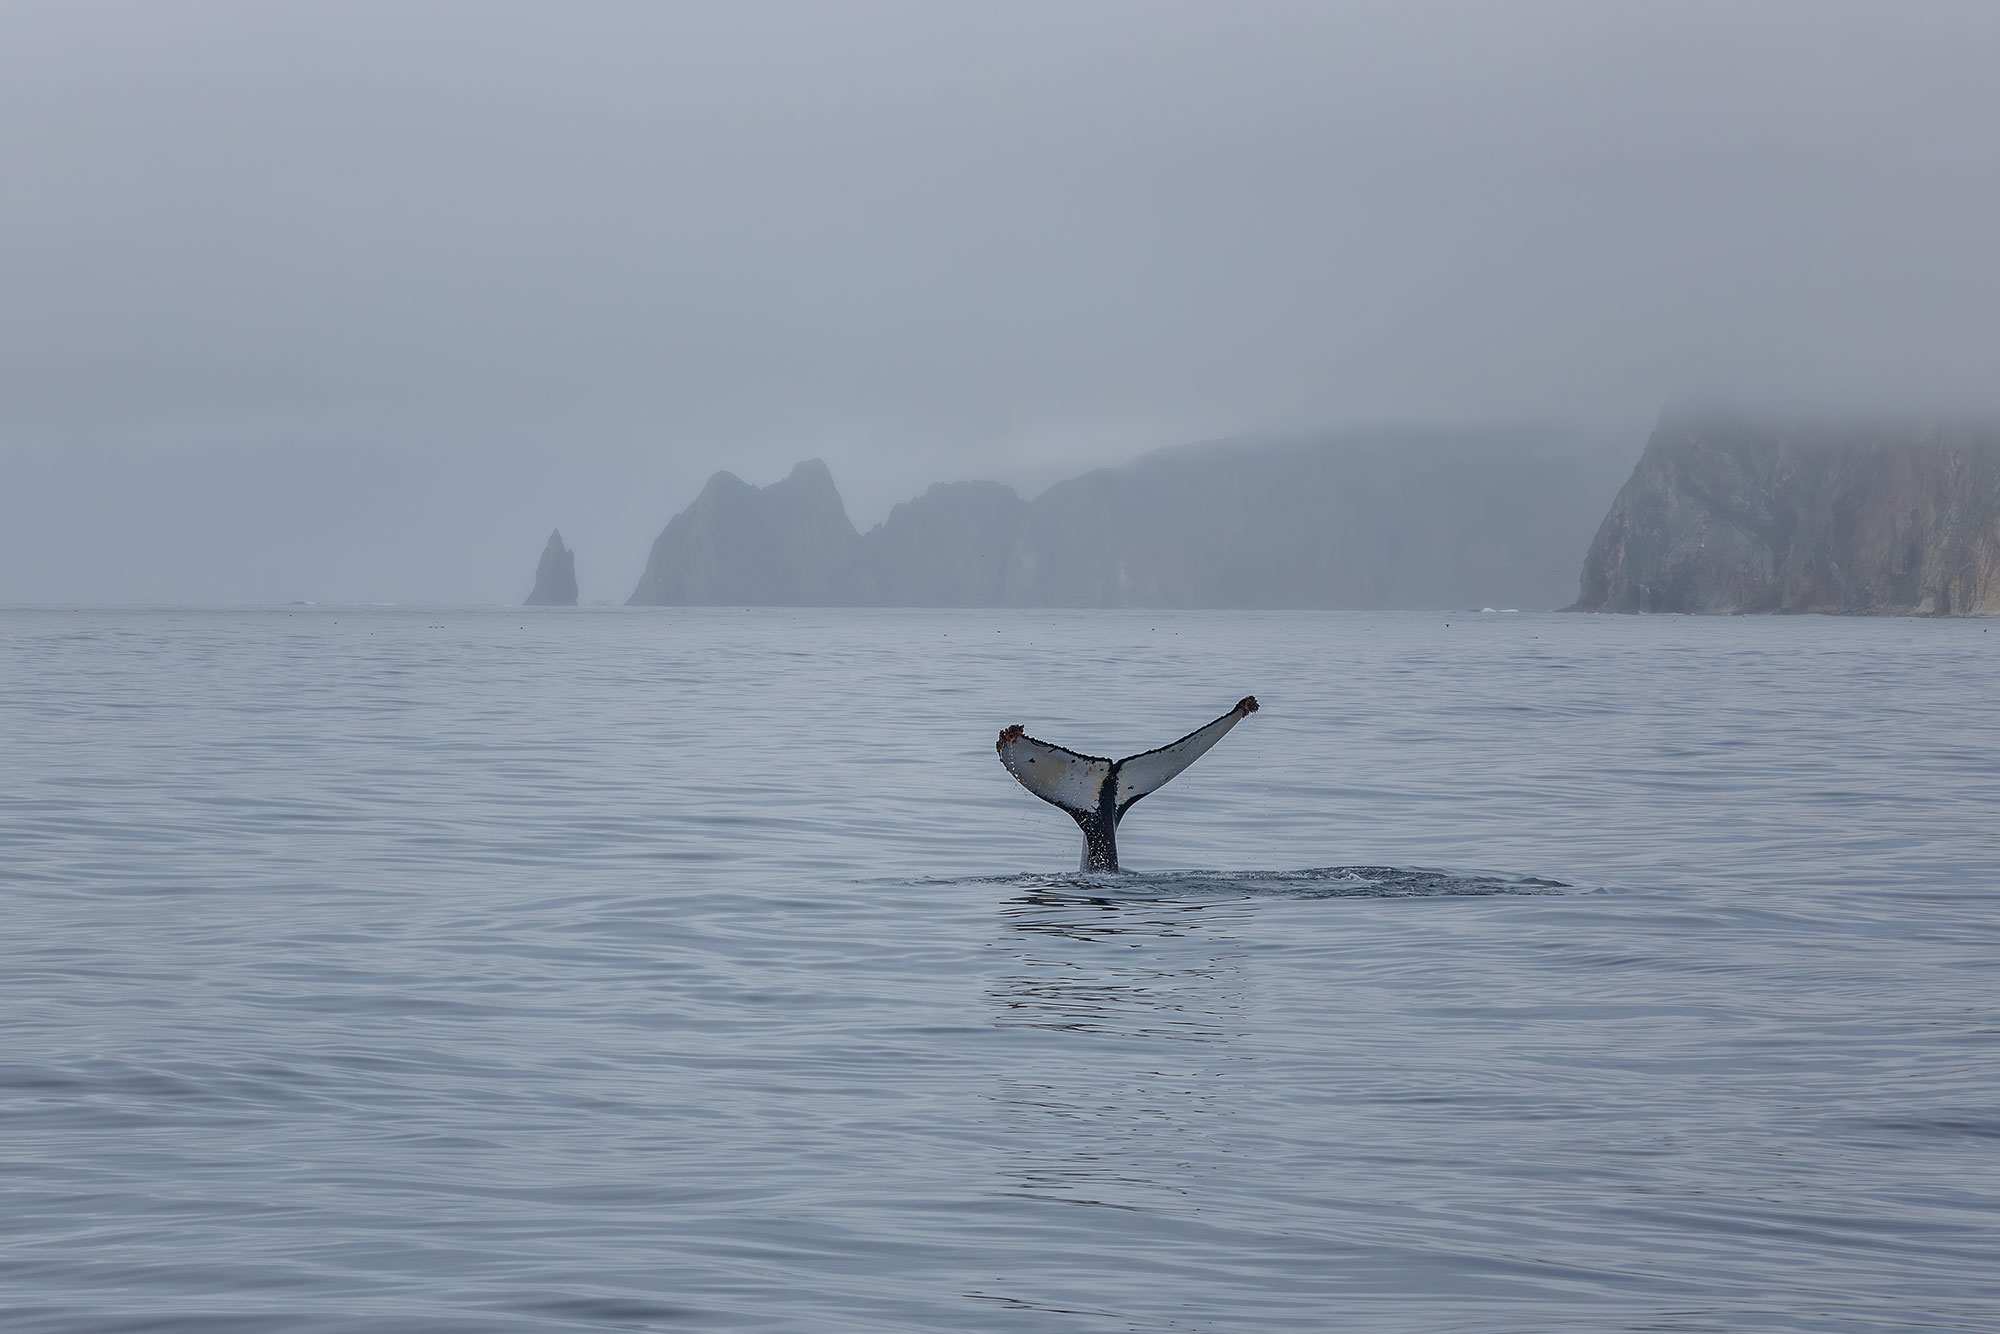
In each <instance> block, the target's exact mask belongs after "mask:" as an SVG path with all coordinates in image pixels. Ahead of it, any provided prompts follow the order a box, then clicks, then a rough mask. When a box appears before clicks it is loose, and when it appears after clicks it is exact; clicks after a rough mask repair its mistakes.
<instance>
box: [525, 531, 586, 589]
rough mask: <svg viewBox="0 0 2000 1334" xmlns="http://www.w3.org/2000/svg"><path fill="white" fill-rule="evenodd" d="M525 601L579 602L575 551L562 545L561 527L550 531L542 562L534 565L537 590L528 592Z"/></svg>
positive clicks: (543, 550)
mask: <svg viewBox="0 0 2000 1334" xmlns="http://www.w3.org/2000/svg"><path fill="white" fill-rule="evenodd" d="M525 605H527V606H530V607H574V606H575V605H576V553H575V552H574V551H571V550H570V549H569V548H568V547H566V546H564V545H563V540H562V530H561V529H560V528H558V529H557V530H556V531H554V532H552V533H550V534H549V544H548V545H547V546H545V547H543V548H542V563H541V564H540V565H537V566H536V567H535V591H534V592H532V593H530V594H528V601H527V603H526V604H525Z"/></svg>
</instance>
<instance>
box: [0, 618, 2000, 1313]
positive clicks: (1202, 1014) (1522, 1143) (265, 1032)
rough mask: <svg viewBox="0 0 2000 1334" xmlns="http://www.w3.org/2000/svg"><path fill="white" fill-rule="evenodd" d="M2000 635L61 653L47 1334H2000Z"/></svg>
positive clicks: (0, 847) (41, 1026)
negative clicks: (1087, 843) (1150, 774)
mask: <svg viewBox="0 0 2000 1334" xmlns="http://www.w3.org/2000/svg"><path fill="white" fill-rule="evenodd" d="M1991 631H1992V627H1990V626H1988V625H1985V624H1981V623H1978V622H1928V621H1862V620H1832V619H1822V618H1800V619H1783V620H1778V619H1740V620H1695V619H1682V618H1607V617H1564V616H1527V615H1499V614H1488V615H1473V614H1466V615H1449V616H1445V615H1414V614H1398V615H1363V614H1310V615H1300V614H1261V615H1251V614H1243V615H1233V614H1189V613H1180V614H1159V613H1143V612H1136V613H1128V612H1120V613H1022V612H1012V613H1001V612H954V613H916V612H858V611H857V612H832V611H811V612H808V611H798V612H791V611H741V610H728V611H720V610H718V611H708V610H702V611H694V610H689V611H669V610H660V611H637V610H634V611H624V610H618V611H613V610H602V611H594V610H584V611H559V612H552V611H537V612H514V611H491V610H488V611H411V610H401V609H374V610H371V609H338V608H310V609H306V608H292V609H275V610H255V611H241V612H216V611H186V612H180V611H164V610H151V611H129V612H97V611H85V612H70V611H13V612H5V613H0V760H4V765H0V907H4V936H0V1327H4V1328H5V1329H7V1330H10V1331H61V1332H63V1334H70V1332H72V1331H126V1330H160V1331H253V1330H254V1331H263V1330H271V1331H288V1332H289V1331H303V1332H315V1331H336V1330H337V1331H358V1330H413V1331H446V1330H452V1331H458V1330H465V1331H475V1330H477V1331H489V1330H492V1331H540V1330H558V1329H718V1330H722V1329H727V1330H870V1331H873V1330H913V1331H914V1330H925V1331H928V1330H944V1329H953V1330H959V1329H963V1330H1075V1331H1109V1330H1259V1331H1263V1330H1325V1329H1365V1330H1371V1331H1374V1330H1385V1331H1399V1330H1410V1331H1420V1330H1423V1331H1428V1330H1467V1331H1472V1330H1479V1331H1486V1330H1500V1329H1505V1330H1579V1331H1581V1330H1593V1331H1594V1330H1664V1329H1673V1330H1799V1331H1808V1330H1810V1331H1827V1330H1877V1329H1884V1328H1896V1329H1955V1330H1971V1329H1988V1330H1990V1329H1994V1328H1996V1327H2000V1166H1996V1164H2000V986H1996V969H1995V955H1996V949H2000V711H1996V709H1995V707H1994V703H1995V687H1996V685H2000V633H1993V632H1991ZM1250 692H1254V693H1255V694H1256V695H1257V696H1258V697H1259V699H1260V700H1261V701H1262V702H1263V706H1264V707H1263V711H1262V712H1260V713H1258V714H1257V715H1256V716H1255V717H1253V718H1251V719H1249V720H1248V721H1246V722H1245V723H1244V724H1243V725H1242V726H1241V727H1239V728H1238V729H1237V730H1236V732H1235V733H1233V734H1232V735H1231V736H1230V737H1229V738H1228V739H1227V740H1226V741H1224V742H1223V743H1222V745H1220V746H1219V747H1218V748H1217V749H1216V750H1215V751H1214V752H1213V753H1211V754H1210V755H1209V756H1208V757H1206V758H1205V759H1203V760H1202V761H1201V762H1200V763H1199V764H1197V765H1195V766H1194V767H1193V768H1192V769H1191V770H1189V771H1188V772H1187V773H1186V774H1184V775H1183V776H1182V777H1181V778H1180V779H1179V780H1177V781H1176V782H1175V783H1174V784H1173V785H1171V786H1170V787H1168V788H1167V789H1165V790H1163V791H1162V792H1160V793H1159V794H1157V795H1156V796H1154V797H1151V798H1149V799H1148V800H1147V801H1146V802H1145V803H1144V804H1143V805H1141V806H1139V807H1138V808H1136V809H1135V810H1134V812H1133V814H1132V816H1131V817H1130V818H1129V819H1128V820H1127V821H1126V824H1125V826H1124V828H1123V830H1122V831H1121V833H1120V847H1121V851H1122V852H1123V854H1124V856H1125V858H1126V860H1127V862H1128V863H1129V865H1131V866H1132V867H1135V868H1137V871H1136V873H1134V874H1129V875H1124V876H1120V877H1116V878H1109V877H1098V878H1084V877H1079V876H1077V875H1076V874H1075V873H1073V872H1071V871H1070V870H1069V869H1068V868H1070V867H1073V866H1074V865H1075V863H1076V856H1077V849H1078V844H1079V842H1080V840H1079V838H1078V836H1077V834H1076V832H1075V829H1074V827H1073V826H1072V825H1071V824H1070V823H1069V821H1067V820H1066V819H1064V818H1063V817H1062V816H1061V815H1060V814H1059V813H1058V812H1056V811H1054V810H1053V809H1051V808H1049V807H1047V806H1044V805H1042V804H1041V803H1039V802H1037V801H1035V800H1034V799H1032V798H1031V797H1029V796H1028V795H1027V794H1026V793H1025V792H1023V791H1021V790H1020V789H1019V788H1018V787H1017V786H1016V785H1015V784H1014V783H1013V781H1012V780H1011V779H1010V778H1008V776H1007V775H1006V773H1005V772H1004V771H1003V770H1002V769H1001V767H1000V765H999V763H998V762H997V760H996V758H995V756H994V754H993V738H994V735H995V733H996V732H997V731H998V730H999V729H1000V728H1001V727H1002V726H1004V725H1005V724H1008V723H1013V722H1021V723H1024V724H1026V725H1027V727H1028V730H1029V731H1030V732H1031V733H1033V734H1035V735H1038V736H1041V737H1044V738H1046V739H1050V740H1054V741H1058V742H1062V743H1065V744H1069V745H1072V746H1075V747H1077V748H1080V749H1084V750H1090V751H1095V752H1097V753H1101V754H1123V753H1126V752H1130V751H1136V750H1141V749H1145V748H1148V747H1151V746H1154V745H1157V744H1160V743H1161V742H1164V741H1166V740H1169V739H1171V738H1173V737H1175V736H1178V735H1180V734H1181V733H1182V732H1185V731H1187V730H1188V729H1189V728H1191V727H1194V726H1195V725H1197V724H1199V723H1202V722H1205V721H1207V720H1208V719H1209V718H1212V717H1214V716H1215V715H1216V714H1218V713H1220V712H1222V710H1224V709H1225V708H1227V707H1228V706H1229V705H1230V704H1231V703H1233V702H1234V701H1235V700H1236V699H1237V697H1238V696H1240V695H1242V694H1245V693H1250Z"/></svg>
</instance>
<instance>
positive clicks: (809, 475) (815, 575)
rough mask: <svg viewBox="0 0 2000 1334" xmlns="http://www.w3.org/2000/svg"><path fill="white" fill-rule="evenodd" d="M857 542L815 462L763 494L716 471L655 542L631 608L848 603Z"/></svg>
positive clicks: (764, 489)
mask: <svg viewBox="0 0 2000 1334" xmlns="http://www.w3.org/2000/svg"><path fill="white" fill-rule="evenodd" d="M859 541H860V534H858V533H856V532H855V531H854V524H853V523H852V522H850V521H849V520H848V517H847V507H846V506H845V505H843V504H842V503H841V500H840V492H839V491H838V490H837V489H835V487H834V485H833V474H832V473H830V472H828V471H827V467H826V464H824V463H822V462H820V461H819V460H818V459H811V460H808V461H807V462H805V463H801V464H800V465H799V466H798V467H796V468H794V469H792V475H791V476H789V477H787V478H785V480H784V481H782V482H774V483H772V484H771V485H770V486H765V487H756V486H751V485H750V484H749V483H748V482H745V481H744V480H743V479H742V478H740V477H737V476H736V475H735V474H733V473H726V472H719V473H717V474H715V476H713V477H711V478H709V479H708V485H707V486H705V487H703V488H702V492H701V495H700V496H698V497H696V498H695V502H694V504H692V505H690V506H688V507H687V508H686V509H684V510H682V511H681V512H680V513H679V514H676V515H675V516H674V517H673V519H672V520H671V521H670V522H669V523H668V524H667V527H666V530H665V531H664V532H662V533H661V534H660V535H659V537H658V538H657V539H655V541H654V542H653V550H652V554H651V555H650V556H649V557H648V558H647V560H646V572H645V574H644V575H643V576H641V578H640V580H639V587H638V588H637V589H635V590H634V591H633V593H632V597H631V599H630V601H629V603H628V605H630V606H638V607H643V606H685V605H695V606H728V605H742V606H813V605H825V604H829V603H844V602H849V601H851V600H852V596H853V594H852V590H853V584H854V568H853V567H854V558H855V546H856V544H857V543H858V542H859Z"/></svg>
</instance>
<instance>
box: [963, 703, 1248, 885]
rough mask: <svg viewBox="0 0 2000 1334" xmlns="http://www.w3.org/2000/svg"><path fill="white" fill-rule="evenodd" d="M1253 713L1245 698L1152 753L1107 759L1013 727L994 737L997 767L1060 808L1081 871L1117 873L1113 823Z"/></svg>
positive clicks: (1115, 835)
mask: <svg viewBox="0 0 2000 1334" xmlns="http://www.w3.org/2000/svg"><path fill="white" fill-rule="evenodd" d="M1255 712H1257V697H1256V696H1254V695H1245V696H1244V697H1243V698H1242V699H1240V700H1238V701H1237V703H1236V707H1235V708H1233V709H1231V710H1230V711H1229V712H1228V713H1225V714H1223V715H1222V716H1221V717H1220V718H1217V719H1216V720H1215V721H1214V722H1212V723H1210V724H1208V725H1207V726H1206V727H1198V728H1196V729H1195V730H1194V731H1192V732H1189V733H1188V734H1187V735H1186V736H1184V737H1182V738H1181V739H1180V740H1179V741H1176V742H1174V743H1172V744H1171V745H1166V746H1161V747H1160V748H1159V749H1158V750H1148V751H1144V752H1142V753H1140V754H1138V755H1128V756H1126V757H1125V758H1124V759H1122V760H1107V759H1103V758H1101V757H1099V756H1096V755H1079V754H1077V753H1076V752H1075V751H1073V750H1065V749H1063V748H1062V747H1061V746H1052V745H1050V744H1049V743H1048V742H1046V741H1037V740H1035V738H1033V737H1031V736H1029V735H1028V734H1027V732H1025V731H1024V730H1022V728H1021V725H1020V724H1019V723H1016V724H1014V726H1012V727H1010V728H1008V729H1007V730H1006V731H1004V732H1002V733H1001V734H1000V740H999V742H998V743H997V744H996V749H997V750H999V752H1000V763H1002V764H1004V765H1006V766H1007V772H1008V773H1010V774H1012V775H1014V777H1015V778H1017V779H1019V780H1020V782H1021V786H1022V787H1025V788H1027V789H1028V791H1030V792H1032V793H1034V794H1035V795H1036V796H1038V797H1040V798H1041V799H1042V800H1043V801H1046V802H1048V803H1049V804H1050V805H1052V806H1058V807H1061V808H1062V809H1063V810H1064V811H1066V812H1068V814H1069V816H1070V818H1071V819H1073V820H1075V821H1076V823H1077V825H1078V826H1079V827H1080V828H1081V829H1082V830H1083V864H1082V866H1081V867H1080V868H1079V869H1081V870H1085V871H1115V870H1117V869H1118V822H1119V821H1120V820H1122V819H1124V818H1125V812H1126V811H1129V810H1131V809H1132V805H1133V803H1134V802H1136V801H1138V800H1139V798H1141V797H1143V796H1146V795H1148V794H1150V793H1153V792H1158V791H1159V790H1160V789H1161V788H1163V787H1165V786H1166V785H1167V784H1168V783H1169V782H1171V781H1172V780H1173V779H1174V777H1175V776H1176V775H1178V774H1179V773H1180V772H1181V770H1183V769H1185V768H1187V767H1188V766H1189V765H1190V764H1193V763H1194V762H1195V761H1196V760H1198V759H1200V758H1201V757H1202V756H1203V755H1205V754H1207V753H1208V748H1209V747H1210V746H1213V745H1214V744H1215V743H1216V742H1218V741H1220V740H1222V738H1223V737H1224V736H1225V735H1227V733H1228V731H1229V729H1230V728H1232V727H1234V726H1236V724H1238V723H1240V722H1242V721H1243V720H1244V719H1245V718H1248V717H1249V716H1250V715H1251V714H1253V713H1255Z"/></svg>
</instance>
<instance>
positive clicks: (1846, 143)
mask: <svg viewBox="0 0 2000 1334" xmlns="http://www.w3.org/2000/svg"><path fill="white" fill-rule="evenodd" d="M1996 69H2000V5H1995V4H1992V3H1990V2H1987V0H1979V2H1977V3H1963V4H1955V3H1897V4H1891V3H1887V2H1886V0H1885V2H1884V3H1878V4H1866V5H1857V4H1838V3H1828V2H1826V0H1816V2H1814V3H1765V4H1757V3H1746V2H1745V0H1731V2H1729V3H1714V4H1702V3H1671V4H1669V3H1661V4H1615V3H1602V2H1595V3H1576V4H1535V3H1526V4H1503V3H1496V2H1482V3H1468V4H1421V3H1407V2H1401V3H1381V4H1337V3H1333V2H1332V0H1318V2H1316V3H1301V4H1283V3H1222V2H1221V0H1216V2H1215V3H1187V2H1186V0H1143V2H1141V0H1134V2H1132V3H1111V2H1108V0H1107V2H1101V3H1089V2H1086V0H1063V2H1062V3H1047V4H1042V3H1032V2H1024V0H1006V3H1000V2H998V0H996V2H995V3H991V4H983V5H973V4H954V3H945V2H943V0H922V2H917V0H912V2H911V3H874V2H872V0H869V2H863V0H820V2H817V3H809V4H808V3H797V4H785V3H755V2H754V0H744V2H739V3H716V4H669V3H661V2H659V0H650V2H648V3H601V2H591V0H571V2H566V3H535V4H525V3H509V2H507V0H476V2H467V3H453V2H449V0H427V2H425V3H410V2H409V0H397V2H396V3H374V2H373V0H340V2H339V3H333V2H331V0H329V2H328V3H318V4H309V3H293V4H286V3H272V2H271V0H254V2H244V3H167V2H163V0H134V2H131V3H90V2H89V0H51V2H49V3H41V2H39V0H9V2H8V3H6V4H4V5H0V293H4V299H0V451H4V459H5V462H6V465H7V466H6V471H5V475H4V485H5V493H4V494H5V499H4V501H0V601H42V600H95V601H104V600H120V601H122V600H144V599H151V600H206V601H235V600H264V599H274V600H275V599H288V598H293V597H300V598H317V599H322V600H334V599H359V600H422V601H456V600H483V599H494V600H509V601H511V600H517V599H518V598H520V597H521V596H523V595H524V594H525V593H526V591H527V587H528V584H529V582H530V580H531V576H532V573H533V565H534V558H535V555H536V554H537V552H538V551H539V549H540V546H541V543H542V540H543V539H544V538H545V537H546V536H547V531H548V529H549V528H550V527H551V526H553V525H556V524H560V525H562V527H563V530H564V533H565V535H566V536H567V537H568V538H569V539H570V540H571V543H572V545H573V546H575V547H576V548H577V549H578V553H579V575H580V577H581V580H582V583H583V591H584V596H585V598H586V599H591V598H617V599H620V600H622V599H623V597H624V596H625V595H626V594H627V593H629V592H630V590H631V586H632V584H633V583H634V581H635V580H636V579H637V576H638V573H639V568H640V565H641V563H642V562H643V556H644V552H645V548H646V545H647V544H648V543H649V542H650V541H651V539H652V537H653V535H654V533H656V532H657V531H658V529H659V528H660V526H661V525H662V524H664V522H665V521H666V519H667V518H668V517H669V516H670V515H671V514H672V513H673V512H674V511H675V510H677V509H678V508H680V507H681V506H682V505H684V504H685V503H686V502H687V501H688V500H689V499H691V498H692V496H693V493H694V491H695V490H696V489H697V488H698V487H699V485H700V483H701V480H702V479H703V478H704V477H705V476H706V475H707V474H708V473H710V472H712V471H713V470H715V469H716V468H719V467H729V468H732V469H734V470H736V471H738V472H740V473H742V474H743V475H744V476H745V477H746V478H748V479H749V480H751V481H753V482H760V483H761V482H767V481H770V480H772V479H774V478H776V477H778V476H781V475H783V473H784V472H785V471H786V470H788V469H789V467H790V465H791V463H792V462H793V461H795V460H796V459H798V458H801V457H805V456H808V455H814V454H817V455H820V456H823V457H825V458H826V459H827V460H828V462H829V463H830V464H831V465H832V466H833V469H834V472H835V476H836V478H837V479H838V480H839V481H840V483H841V485H842V488H843V490H844V491H845V492H846V494H847V495H848V497H849V501H850V508H851V509H852V510H853V512H854V513H855V517H856V518H857V520H858V521H861V522H863V523H864V525H865V523H867V522H870V521H873V520H875V519H879V518H880V517H881V516H882V514H883V513H884V512H886V510H887V508H888V506H889V505H890V504H891V503H892V502H893V501H894V500H896V499H898V498H901V497H903V496H906V495H909V494H913V493H914V492H916V491H918V490H921V489H922V486H923V485H924V484H925V483H927V482H929V481H932V480H942V479H950V478H959V477H971V476H999V477H1001V478H1002V479H1004V480H1012V481H1018V482H1023V483H1031V482H1036V481H1041V480H1047V479H1049V478H1052V477H1054V476H1057V475H1061V474H1063V473H1067V472H1072V471H1076V470H1079V469H1081V468H1082V467H1084V466H1086V465H1089V464H1093V463H1097V462H1104V461H1115V460H1117V459H1121V458H1124V457H1129V456H1130V455H1132V454H1134V453H1136V452H1138V451H1140V450H1141V449H1143V448H1146V447H1148V446H1151V445H1154V444H1164V443H1171V442H1174V441H1179V440H1186V439H1194V438H1200V437H1204V436H1213V435H1220V434H1228V433H1234V432H1237V431H1243V430H1254V429H1264V428H1272V427H1294V426H1303V425H1312V424H1321V423H1328V424H1331V423H1341V422H1352V421H1360V420H1381V419H1424V420H1436V419H1440V418H1444V419H1508V420H1524V419H1526V420H1545V421H1556V422H1574V423H1589V424H1593V425H1597V426H1601V427H1602V428H1603V429H1605V430H1606V431H1607V434H1608V435H1609V436H1610V437H1613V438H1615V439H1616V440H1617V442H1618V446H1617V447H1622V448H1629V449H1630V450H1632V451H1633V452H1634V453H1635V454H1636V451H1637V449H1638V447H1639V445H1640V443H1641V442H1642V441H1643V437H1644V432H1645V429H1646V426H1647V424H1648V423H1649V422H1650V420H1651V418H1652V417H1653V415H1654V414H1655V413H1656V412H1657V410H1658V409H1659V407H1660V406H1661V404H1662V403H1663V402H1664V401H1666V400H1667V399H1669V398H1675V397H1682V398H1685V397H1695V398H1700V397H1704V396H1716V395H1732V396H1750V397H1756V398H1784V399H1789V400H1792V401H1797V402H1802V403H1808V404H1816V405H1827V406H1832V407H1839V406H1845V405H1849V404H1867V405H1891V406H1896V405H1908V406H1913V407H1919V408H1930V409H1938V410H1944V411H1992V410H1995V409H1996V408H2000V402H1996V399H2000V387H1996V375H1995V371H1996V368H2000V318H1996V312H2000V259H1996V247H2000V143H1997V142H1996V139H2000V78H1996V77H1995V76H1994V71H1995V70H1996Z"/></svg>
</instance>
